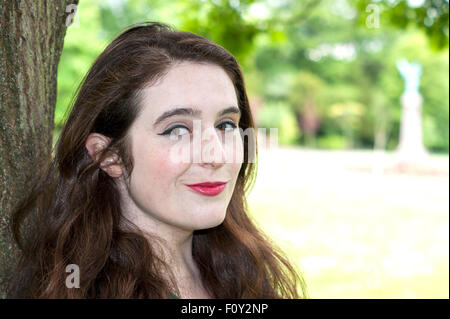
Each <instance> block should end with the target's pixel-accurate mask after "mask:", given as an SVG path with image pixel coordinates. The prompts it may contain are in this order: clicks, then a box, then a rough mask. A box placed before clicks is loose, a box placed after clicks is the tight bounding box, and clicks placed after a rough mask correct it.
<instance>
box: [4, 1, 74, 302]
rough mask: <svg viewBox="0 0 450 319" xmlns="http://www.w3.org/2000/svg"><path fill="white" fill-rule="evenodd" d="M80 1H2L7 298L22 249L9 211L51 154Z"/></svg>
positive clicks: (5, 275) (27, 188) (5, 274)
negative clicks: (70, 29) (65, 55)
mask: <svg viewBox="0 0 450 319" xmlns="http://www.w3.org/2000/svg"><path fill="white" fill-rule="evenodd" d="M77 3H78V1H77V0H70V1H69V0H60V1H48V0H42V1H26V0H0V33H1V36H0V76H1V81H0V83H1V86H0V105H1V106H2V107H1V108H0V150H1V153H2V156H1V157H0V166H1V167H2V172H1V174H0V185H1V189H2V196H1V203H0V205H1V206H0V295H1V296H2V297H4V296H5V295H4V294H5V288H6V281H7V280H8V273H9V269H10V267H11V266H12V265H13V262H14V260H15V256H16V254H15V253H16V252H17V251H16V249H17V247H15V245H14V243H13V241H12V238H11V234H10V232H9V228H8V227H9V213H10V212H11V210H12V209H13V208H14V207H15V205H16V204H17V203H18V201H19V200H21V199H22V198H23V196H24V193H25V192H26V191H28V190H29V187H30V186H31V185H30V184H29V182H30V181H31V180H33V178H32V177H33V176H35V175H37V174H38V173H39V168H40V167H41V165H42V164H43V163H44V162H46V161H48V159H49V157H50V156H51V147H52V131H53V116H54V110H55V102H56V75H57V68H58V62H59V58H60V54H61V51H62V48H63V41H64V35H65V32H66V28H67V25H70V24H71V23H72V21H73V20H72V18H73V13H74V11H75V10H76V6H75V5H76V4H77ZM69 4H71V5H72V6H68V5H69Z"/></svg>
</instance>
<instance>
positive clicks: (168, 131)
mask: <svg viewBox="0 0 450 319" xmlns="http://www.w3.org/2000/svg"><path fill="white" fill-rule="evenodd" d="M224 124H230V125H231V127H232V129H233V130H234V129H236V128H237V125H236V124H235V123H234V122H232V121H225V122H222V123H220V124H219V125H218V126H220V125H224ZM178 127H182V128H185V129H187V130H189V128H188V127H186V126H185V125H181V124H177V125H175V126H172V127H169V128H168V129H167V130H165V131H164V132H162V133H159V134H158V135H170V134H171V132H172V131H173V130H174V129H176V128H178Z"/></svg>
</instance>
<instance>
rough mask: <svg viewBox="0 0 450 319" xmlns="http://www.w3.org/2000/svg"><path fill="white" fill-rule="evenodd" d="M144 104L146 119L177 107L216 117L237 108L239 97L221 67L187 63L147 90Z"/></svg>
mask: <svg viewBox="0 0 450 319" xmlns="http://www.w3.org/2000/svg"><path fill="white" fill-rule="evenodd" d="M142 103H143V107H144V109H143V113H145V114H146V117H150V118H156V117H157V116H158V115H160V114H161V113H162V112H164V111H167V110H168V109H171V108H173V107H176V106H188V107H192V108H195V109H199V110H201V111H202V113H203V114H208V113H210V114H216V113H217V111H218V110H220V109H222V108H224V107H228V106H231V105H235V106H237V98H236V93H235V90H234V86H233V83H232V81H231V79H230V78H229V76H228V75H227V73H226V72H225V71H224V70H223V69H222V68H221V67H220V66H217V65H213V64H199V63H189V62H183V63H180V64H177V65H175V66H173V67H171V68H170V70H169V71H168V72H167V73H166V75H165V76H164V77H162V78H161V79H160V80H158V81H157V82H156V83H155V84H154V85H152V86H150V87H147V88H145V89H144V90H143V91H142Z"/></svg>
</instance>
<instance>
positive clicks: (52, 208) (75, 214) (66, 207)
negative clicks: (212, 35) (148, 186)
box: [7, 22, 306, 298]
mask: <svg viewBox="0 0 450 319" xmlns="http://www.w3.org/2000/svg"><path fill="white" fill-rule="evenodd" d="M182 61H191V62H197V63H212V64H215V65H218V66H220V67H222V68H223V69H224V70H225V71H226V72H227V74H228V75H229V77H230V79H231V80H232V82H233V84H234V87H235V91H236V94H237V100H238V104H239V108H240V109H241V112H242V116H241V120H240V122H239V127H240V128H242V129H243V130H245V129H247V128H250V127H252V128H254V123H253V119H252V114H251V111H250V106H249V102H248V98H247V94H246V91H245V87H244V79H243V76H242V72H241V70H240V67H239V65H238V63H237V61H236V60H235V58H234V57H233V56H232V55H231V54H230V53H229V52H228V51H227V50H225V49H224V48H223V47H221V46H219V45H217V44H215V43H213V42H211V41H209V40H207V39H205V38H203V37H201V36H198V35H195V34H193V33H189V32H180V31H175V30H173V29H172V28H171V27H169V26H167V25H165V24H161V23H156V22H145V23H141V24H138V25H134V26H132V27H130V28H128V29H127V30H125V31H124V32H123V33H121V34H120V35H119V36H118V37H117V38H116V39H114V40H113V41H112V43H111V44H110V45H108V47H107V48H106V49H105V50H104V52H103V53H102V54H101V55H100V56H99V57H98V58H97V60H96V61H95V62H94V64H93V66H92V67H91V69H90V70H89V72H88V73H87V75H86V76H85V78H84V79H83V81H82V83H81V84H80V86H79V87H78V89H77V91H76V92H75V96H76V98H74V100H75V102H74V103H72V104H73V106H72V109H71V111H70V114H69V116H68V118H67V121H66V123H65V125H64V127H63V129H62V131H61V134H60V136H59V139H58V141H57V143H56V146H55V147H56V149H55V150H54V152H55V153H54V154H55V155H54V157H53V158H52V160H51V161H50V162H49V163H48V164H47V166H46V167H45V169H44V170H43V171H42V173H40V174H39V177H38V178H37V180H36V181H34V182H33V183H32V185H33V187H32V189H31V191H30V193H29V194H28V195H27V197H26V198H25V199H23V200H22V201H21V202H20V203H19V204H18V205H17V207H16V208H15V209H14V211H13V212H12V214H11V231H12V232H13V235H14V239H15V241H16V242H17V245H18V247H19V248H20V258H19V260H18V262H17V264H16V265H15V271H14V272H13V274H12V275H11V280H10V282H9V285H8V290H7V298H168V297H169V294H168V292H169V291H172V292H176V293H177V292H178V289H177V287H176V283H175V282H174V280H173V278H174V277H173V275H172V276H169V278H171V279H168V278H167V276H164V274H167V273H169V274H170V273H171V272H170V267H169V266H168V265H167V264H166V263H165V262H164V260H161V259H160V258H158V256H157V254H156V250H155V248H154V247H155V246H154V244H156V241H157V239H156V238H155V240H154V241H152V240H149V237H146V236H145V235H144V234H143V233H142V232H141V230H140V229H139V228H138V227H137V226H136V225H133V224H132V223H131V222H129V221H127V220H125V217H124V216H123V215H122V210H121V205H120V200H119V199H120V192H119V189H118V187H117V185H116V183H115V179H114V178H112V177H110V176H109V175H108V174H107V173H105V172H104V171H103V170H102V169H100V168H99V165H100V163H101V162H102V161H103V160H104V159H105V158H106V156H107V155H108V154H111V153H115V154H118V155H119V157H120V159H121V161H122V163H123V164H124V167H125V173H126V174H128V176H129V174H130V173H131V171H132V169H133V159H132V158H131V151H130V143H129V140H128V135H127V133H128V129H129V127H130V125H131V124H132V123H133V121H134V120H135V119H136V117H137V116H138V114H139V112H140V111H141V107H142V105H141V104H140V103H139V98H140V90H141V89H142V88H144V87H145V86H148V85H149V84H151V83H153V81H156V80H157V79H159V78H161V77H162V76H163V75H164V74H165V73H167V71H168V69H169V67H170V66H171V65H174V63H177V62H182ZM92 132H97V133H100V134H103V135H105V136H107V137H109V138H110V139H111V141H110V143H109V145H108V146H107V148H106V149H104V150H103V152H102V153H101V154H100V155H101V156H100V157H99V158H98V159H97V160H93V159H92V158H91V157H90V156H89V154H88V152H87V149H86V147H85V143H86V140H87V138H88V135H89V134H90V133H92ZM243 142H244V159H247V161H245V160H244V163H243V164H242V167H241V170H240V171H239V175H238V179H237V182H236V186H235V190H234V193H233V196H232V198H231V201H230V203H229V206H228V208H227V214H226V217H225V220H224V222H223V223H222V224H220V225H219V226H217V227H214V228H211V229H205V230H199V231H195V232H194V235H193V240H192V245H193V247H192V254H193V258H194V260H195V262H196V263H197V266H198V268H199V271H200V273H201V278H202V281H203V285H204V287H205V288H206V289H207V290H208V292H209V293H210V295H211V296H213V297H214V298H301V297H306V288H305V283H304V281H303V279H302V277H301V275H300V274H299V273H298V271H297V270H296V269H295V268H294V267H293V266H292V264H291V263H290V262H289V261H288V259H287V258H286V257H285V256H284V255H283V253H282V252H281V251H279V250H278V249H277V248H276V247H275V245H274V244H273V243H272V242H271V241H270V239H269V238H268V237H267V236H266V235H264V234H263V233H262V232H261V231H260V230H259V229H258V228H257V227H256V226H255V224H254V223H253V222H252V220H251V219H250V218H249V216H248V214H247V211H248V208H247V202H246V198H245V193H246V192H247V191H248V190H249V189H250V188H251V187H252V185H253V182H254V179H255V175H256V166H255V163H254V161H249V160H248V159H250V158H251V156H252V154H249V152H248V150H249V149H252V148H251V147H250V148H249V143H255V144H254V145H255V146H256V139H248V138H247V139H245V138H244V141H243ZM253 149H254V150H255V154H254V156H257V150H256V147H255V148H253ZM123 225H127V226H128V227H123ZM69 264H76V265H78V266H79V269H80V273H81V278H80V288H67V287H66V284H65V283H66V277H67V276H68V273H66V266H67V265H69ZM299 290H300V291H299Z"/></svg>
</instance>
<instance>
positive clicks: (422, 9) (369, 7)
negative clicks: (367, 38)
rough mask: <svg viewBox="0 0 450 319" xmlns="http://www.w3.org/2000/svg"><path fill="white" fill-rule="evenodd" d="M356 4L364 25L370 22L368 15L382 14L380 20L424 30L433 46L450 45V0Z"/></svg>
mask: <svg viewBox="0 0 450 319" xmlns="http://www.w3.org/2000/svg"><path fill="white" fill-rule="evenodd" d="M357 7H358V8H359V21H360V23H361V24H363V25H367V23H368V18H369V17H368V16H369V15H373V14H375V15H376V14H379V19H380V20H379V22H380V24H382V23H385V22H387V23H390V24H391V25H393V26H395V27H398V28H400V29H406V27H407V26H409V25H414V26H415V27H416V28H418V29H421V30H423V31H425V34H426V35H427V36H428V38H429V39H430V43H431V46H432V47H433V48H435V49H443V48H447V47H448V44H449V3H448V0H414V1H413V0H395V1H392V0H378V1H373V0H358V2H357ZM375 27H376V26H375ZM378 27H379V26H378Z"/></svg>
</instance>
